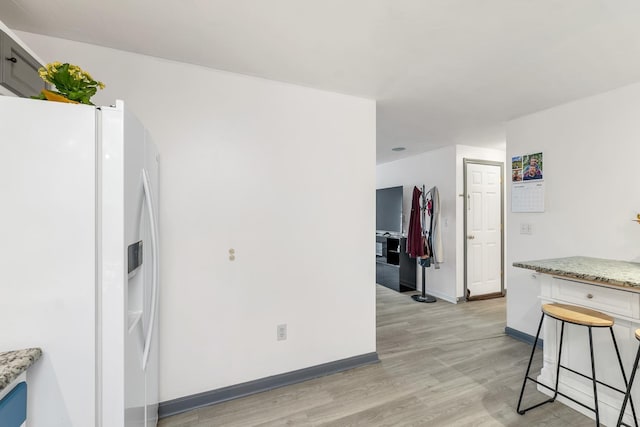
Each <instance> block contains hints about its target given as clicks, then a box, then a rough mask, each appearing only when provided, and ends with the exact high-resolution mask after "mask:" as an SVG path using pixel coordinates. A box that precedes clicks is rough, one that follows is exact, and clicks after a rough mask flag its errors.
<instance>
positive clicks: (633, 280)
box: [513, 256, 640, 425]
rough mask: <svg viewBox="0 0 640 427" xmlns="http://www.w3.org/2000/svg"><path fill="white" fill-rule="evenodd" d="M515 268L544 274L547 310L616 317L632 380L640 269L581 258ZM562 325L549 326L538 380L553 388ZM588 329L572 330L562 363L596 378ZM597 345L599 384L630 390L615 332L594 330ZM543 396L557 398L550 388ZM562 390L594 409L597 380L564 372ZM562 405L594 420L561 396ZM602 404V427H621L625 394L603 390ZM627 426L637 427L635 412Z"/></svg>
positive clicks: (639, 323)
mask: <svg viewBox="0 0 640 427" xmlns="http://www.w3.org/2000/svg"><path fill="white" fill-rule="evenodd" d="M513 265H514V267H520V268H525V269H529V270H533V271H535V272H536V273H540V276H539V277H540V295H539V298H540V300H541V303H542V304H547V303H559V304H571V305H577V306H582V307H587V308H590V309H593V310H597V311H600V312H602V313H605V314H607V315H609V316H611V317H613V318H614V320H615V324H614V326H613V330H614V334H615V337H616V341H617V343H618V346H619V349H620V354H621V357H622V362H623V365H624V369H625V371H626V373H627V377H628V376H629V373H630V370H631V367H632V364H633V359H634V356H635V354H636V350H637V348H638V340H637V339H636V337H635V330H636V329H638V328H640V263H635V262H627V261H617V260H608V259H600V258H589V257H580V256H576V257H567V258H554V259H545V260H537V261H525V262H515V263H513ZM558 323H559V322H555V321H554V320H552V319H547V320H545V322H544V326H543V328H544V329H543V333H542V337H543V340H544V350H543V351H544V356H543V357H544V359H543V367H542V370H541V372H540V375H539V376H538V378H537V380H538V381H540V382H541V383H544V384H547V385H549V386H553V385H554V384H555V380H556V366H557V355H558V348H557V343H558V342H559V334H560V326H559V325H558ZM584 329H585V328H580V327H578V326H576V325H567V327H566V328H565V332H564V344H563V349H562V361H561V363H562V365H564V366H568V367H570V368H571V369H572V370H574V371H576V372H579V373H584V374H590V372H591V365H590V357H589V344H588V337H587V333H586V331H585V330H584ZM593 340H594V359H595V366H596V377H597V379H598V381H602V382H603V383H606V384H610V385H612V386H614V387H617V388H619V389H623V390H624V389H625V386H624V381H623V378H622V376H621V373H620V368H619V365H618V362H617V358H616V355H615V350H614V348H613V347H612V345H611V337H610V335H609V331H608V330H594V332H593ZM538 390H539V391H541V392H542V393H545V394H549V395H550V394H551V393H550V392H549V391H548V390H546V389H545V388H544V387H540V386H539V387H538ZM559 390H561V391H562V392H563V393H565V394H567V395H569V396H571V397H572V398H574V399H576V400H578V401H579V402H581V403H584V404H585V405H587V406H589V405H592V404H593V388H592V382H591V380H589V379H586V378H584V377H582V376H580V375H578V374H576V373H574V372H570V371H562V372H561V374H560V380H559ZM632 397H633V400H634V402H640V386H638V387H636V389H635V390H634V392H633V394H632ZM557 400H558V401H560V402H562V403H564V404H566V405H568V406H570V407H572V408H574V409H576V410H578V411H580V412H581V413H583V414H585V415H586V416H589V417H592V418H593V417H594V413H593V412H591V411H589V410H587V409H585V408H583V407H582V406H580V405H578V404H576V403H574V402H571V401H570V400H568V399H565V398H563V397H561V396H559V397H558V399H557ZM598 402H599V403H598V405H599V407H600V420H601V422H602V424H604V425H615V424H616V421H617V418H618V413H619V410H620V407H621V404H622V396H621V395H620V393H618V392H616V391H613V390H610V389H608V388H607V387H604V386H602V387H599V388H598ZM525 416H526V415H525ZM625 422H627V423H633V421H632V417H631V410H630V408H629V406H627V411H626V415H625Z"/></svg>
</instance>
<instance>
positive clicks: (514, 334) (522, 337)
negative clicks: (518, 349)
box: [504, 326, 543, 348]
mask: <svg viewBox="0 0 640 427" xmlns="http://www.w3.org/2000/svg"><path fill="white" fill-rule="evenodd" d="M504 333H505V334H507V335H509V336H510V337H511V338H515V339H517V340H518V341H523V342H526V343H527V344H529V345H533V342H534V341H535V340H536V337H535V336H533V335H529V334H525V333H524V332H521V331H519V330H517V329H513V328H510V327H508V326H505V328H504ZM542 344H543V342H542V338H538V348H542V347H543V345H542Z"/></svg>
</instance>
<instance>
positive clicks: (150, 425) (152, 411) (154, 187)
mask: <svg viewBox="0 0 640 427" xmlns="http://www.w3.org/2000/svg"><path fill="white" fill-rule="evenodd" d="M144 147H145V148H144V158H145V160H144V164H145V171H146V172H147V176H148V178H149V189H150V193H151V194H150V195H151V201H152V203H153V216H154V218H155V222H156V224H155V225H156V234H157V231H158V228H159V224H158V221H159V218H158V200H159V179H158V151H157V149H156V146H155V144H154V143H153V141H152V140H151V137H150V136H149V133H148V132H145V144H144ZM148 213H149V212H148ZM148 217H149V216H148V215H147V218H148ZM146 230H147V232H151V231H152V229H151V227H146ZM149 237H151V236H149ZM158 238H159V236H157V235H156V239H158ZM159 245H160V242H159V241H158V242H157V245H156V250H157V251H158V253H156V254H155V257H156V258H155V261H156V262H155V263H153V264H152V263H147V265H146V268H147V270H145V273H147V274H148V276H151V275H152V274H153V270H152V269H153V268H155V269H156V274H157V276H158V277H157V279H158V282H157V283H156V286H157V288H156V290H155V292H154V290H153V288H152V287H151V285H152V283H150V282H148V283H147V285H148V286H145V291H146V292H145V299H144V300H145V312H146V313H148V314H149V316H147V317H146V325H147V326H146V327H147V328H149V327H151V328H152V329H151V330H150V331H149V329H146V330H147V333H148V334H149V333H150V334H151V336H150V342H149V355H148V358H147V361H146V367H145V380H146V381H145V400H146V425H147V427H155V426H156V425H157V424H158V401H159V394H158V375H159V367H158V351H159V346H158V335H159V334H158V330H159V328H158V326H159V325H158V306H159V299H160V283H159V276H160V274H159V273H160V268H159V267H160V264H159V263H160V254H159ZM147 246H149V245H147ZM153 304H155V310H154V309H153ZM152 313H153V315H154V317H155V319H154V321H153V322H151V318H150V316H151V314H152ZM151 324H152V325H151Z"/></svg>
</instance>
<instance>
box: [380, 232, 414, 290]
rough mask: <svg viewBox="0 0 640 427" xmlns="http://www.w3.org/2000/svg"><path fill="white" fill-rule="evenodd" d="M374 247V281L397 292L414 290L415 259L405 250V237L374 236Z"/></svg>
mask: <svg viewBox="0 0 640 427" xmlns="http://www.w3.org/2000/svg"><path fill="white" fill-rule="evenodd" d="M376 247H377V248H376V249H377V250H376V283H379V284H381V285H383V286H386V287H387V288H390V289H393V290H394V291H398V292H407V291H415V290H416V260H415V259H412V258H409V255H407V253H406V252H405V250H406V247H407V239H406V238H404V237H392V236H376ZM380 248H381V249H380Z"/></svg>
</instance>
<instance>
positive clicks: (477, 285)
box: [465, 162, 503, 297]
mask: <svg viewBox="0 0 640 427" xmlns="http://www.w3.org/2000/svg"><path fill="white" fill-rule="evenodd" d="M465 164H466V166H465V167H466V177H467V178H466V197H467V199H466V207H465V208H466V209H465V216H466V230H465V231H466V235H465V239H466V243H467V244H466V266H465V267H466V289H467V296H468V297H474V296H479V295H486V294H495V293H502V290H503V288H502V191H501V189H502V180H501V171H502V168H501V166H500V165H494V164H481V163H471V162H467V163H465Z"/></svg>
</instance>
